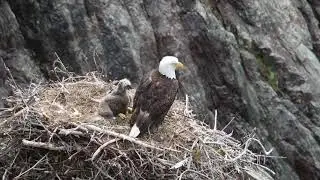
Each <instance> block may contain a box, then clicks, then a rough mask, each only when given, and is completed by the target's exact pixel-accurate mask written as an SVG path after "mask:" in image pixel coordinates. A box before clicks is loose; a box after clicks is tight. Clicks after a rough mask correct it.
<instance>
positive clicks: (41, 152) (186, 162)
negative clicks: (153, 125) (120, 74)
mask: <svg viewBox="0 0 320 180" xmlns="http://www.w3.org/2000/svg"><path fill="white" fill-rule="evenodd" d="M112 88H115V86H114V85H113V84H112V83H106V82H104V81H102V80H101V79H100V78H99V77H98V76H97V75H96V74H95V73H89V74H87V75H86V76H77V77H70V78H68V79H65V80H62V81H61V82H56V83H51V84H48V85H35V84H32V85H30V88H29V90H23V91H22V90H19V88H16V93H15V95H14V96H12V97H9V98H8V99H7V100H8V101H10V103H11V106H12V107H11V108H8V109H6V110H5V111H3V112H2V113H0V115H1V117H2V119H1V120H2V121H1V122H2V123H1V125H0V140H1V142H2V143H1V144H0V153H1V154H0V168H1V169H0V174H3V177H2V178H3V179H19V178H22V179H53V178H56V179H72V178H74V179H76V178H79V179H242V178H244V179H246V177H251V178H255V179H272V177H271V176H270V175H269V174H273V172H272V171H271V170H270V169H268V168H267V167H265V166H264V165H263V164H258V163H257V162H259V160H260V159H261V158H267V157H268V155H269V153H270V152H271V151H269V152H267V151H266V150H265V149H264V147H263V146H262V144H261V143H260V141H258V140H257V139H254V138H249V139H248V140H247V141H246V142H244V143H241V142H239V141H237V140H236V139H234V138H232V134H226V133H225V132H223V131H219V130H213V129H210V128H209V127H208V126H207V125H206V124H204V123H202V122H200V121H198V120H196V119H194V118H193V117H192V116H188V117H187V116H186V112H188V114H189V115H190V111H189V108H188V109H185V108H186V105H185V103H184V102H182V101H178V100H177V101H175V103H174V105H173V106H172V108H171V110H170V111H169V113H168V115H167V117H166V120H165V122H164V123H163V124H162V125H161V126H160V127H159V128H158V129H157V130H155V132H153V133H151V134H150V135H145V136H143V137H141V138H139V139H135V138H131V137H128V136H127V134H128V133H129V123H128V120H129V118H130V114H128V115H127V118H126V119H121V118H120V117H118V118H117V119H116V120H105V119H102V118H101V117H99V116H97V113H96V112H97V108H98V102H97V100H98V99H101V97H103V96H104V95H105V94H106V93H107V92H108V91H110V90H111V89H112ZM129 93H130V94H131V95H132V96H133V94H134V90H132V91H130V92H129ZM189 106H190V105H188V107H189ZM253 142H257V143H258V144H260V145H261V148H262V153H263V154H264V155H259V154H255V153H253V152H251V151H250V150H249V149H248V147H249V146H250V144H251V143H253Z"/></svg>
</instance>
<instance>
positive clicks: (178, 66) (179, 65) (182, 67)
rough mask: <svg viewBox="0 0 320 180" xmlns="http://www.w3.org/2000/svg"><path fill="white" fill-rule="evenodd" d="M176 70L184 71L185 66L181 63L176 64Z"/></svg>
mask: <svg viewBox="0 0 320 180" xmlns="http://www.w3.org/2000/svg"><path fill="white" fill-rule="evenodd" d="M176 69H185V66H184V65H183V64H182V63H181V62H178V63H177V64H176Z"/></svg>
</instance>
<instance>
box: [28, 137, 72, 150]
mask: <svg viewBox="0 0 320 180" xmlns="http://www.w3.org/2000/svg"><path fill="white" fill-rule="evenodd" d="M22 144H23V145H24V146H29V147H35V148H42V149H48V150H51V151H65V150H66V148H65V147H64V146H55V145H53V144H51V143H43V142H35V141H28V140H26V139H22Z"/></svg>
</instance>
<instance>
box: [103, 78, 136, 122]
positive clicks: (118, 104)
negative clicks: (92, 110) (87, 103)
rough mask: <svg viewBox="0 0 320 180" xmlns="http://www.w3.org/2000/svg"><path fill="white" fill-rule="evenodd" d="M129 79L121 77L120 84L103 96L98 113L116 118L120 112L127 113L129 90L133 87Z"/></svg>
mask: <svg viewBox="0 0 320 180" xmlns="http://www.w3.org/2000/svg"><path fill="white" fill-rule="evenodd" d="M131 88H132V87H131V82H130V81H129V80H128V79H121V80H120V81H119V83H118V86H117V88H116V89H115V90H113V91H112V92H111V93H110V94H107V95H106V96H105V97H104V98H102V100H101V102H100V105H99V110H98V113H99V115H100V116H102V117H104V118H107V119H108V118H113V119H114V118H115V116H117V115H118V114H119V113H122V114H126V112H127V109H128V104H129V102H130V98H129V95H128V94H127V90H128V89H131Z"/></svg>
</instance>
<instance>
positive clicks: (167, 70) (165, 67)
mask: <svg viewBox="0 0 320 180" xmlns="http://www.w3.org/2000/svg"><path fill="white" fill-rule="evenodd" d="M183 67H184V65H183V64H182V63H181V62H179V60H178V58H176V57H174V56H165V57H163V58H162V59H161V61H160V64H159V72H160V73H161V74H162V75H165V76H166V77H167V78H170V79H176V72H175V70H176V69H181V68H183Z"/></svg>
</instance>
